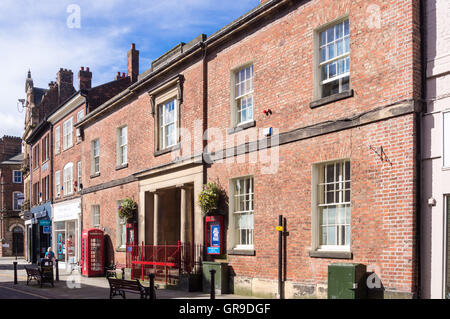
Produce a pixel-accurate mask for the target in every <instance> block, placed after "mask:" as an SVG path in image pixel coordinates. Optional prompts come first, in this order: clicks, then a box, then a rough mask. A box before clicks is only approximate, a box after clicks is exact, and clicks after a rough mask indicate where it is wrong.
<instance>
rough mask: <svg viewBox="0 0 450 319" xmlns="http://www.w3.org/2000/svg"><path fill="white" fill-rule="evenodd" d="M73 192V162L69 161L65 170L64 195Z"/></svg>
mask: <svg viewBox="0 0 450 319" xmlns="http://www.w3.org/2000/svg"><path fill="white" fill-rule="evenodd" d="M72 194H73V164H72V163H68V164H66V166H64V171H63V195H64V196H67V195H72Z"/></svg>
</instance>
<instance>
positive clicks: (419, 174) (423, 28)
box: [416, 0, 427, 299]
mask: <svg viewBox="0 0 450 319" xmlns="http://www.w3.org/2000/svg"><path fill="white" fill-rule="evenodd" d="M426 30H427V19H426V0H421V1H420V48H421V68H422V69H421V73H422V77H421V82H422V83H421V101H420V103H421V108H420V111H419V112H418V114H417V119H416V128H417V155H416V156H417V178H416V180H417V182H416V183H417V184H416V187H417V190H416V215H417V216H416V254H417V258H416V260H417V288H416V289H417V292H416V294H417V298H418V299H420V297H421V288H422V287H421V280H422V276H421V272H422V269H421V262H420V261H421V247H420V245H421V240H420V239H421V236H422V232H421V226H422V225H421V214H422V209H421V199H422V183H421V180H422V175H423V174H422V119H423V114H424V112H425V111H426V108H427V103H426V97H427V94H426V88H427V34H426Z"/></svg>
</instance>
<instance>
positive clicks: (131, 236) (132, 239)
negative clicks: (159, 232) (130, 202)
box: [127, 223, 138, 246]
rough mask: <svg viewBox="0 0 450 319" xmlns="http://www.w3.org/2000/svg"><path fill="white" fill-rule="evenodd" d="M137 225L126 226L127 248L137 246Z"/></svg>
mask: <svg viewBox="0 0 450 319" xmlns="http://www.w3.org/2000/svg"><path fill="white" fill-rule="evenodd" d="M137 234H138V230H137V223H131V224H130V223H129V224H127V246H136V245H137V244H138V237H137Z"/></svg>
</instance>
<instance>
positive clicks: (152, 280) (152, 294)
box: [148, 274, 156, 299]
mask: <svg viewBox="0 0 450 319" xmlns="http://www.w3.org/2000/svg"><path fill="white" fill-rule="evenodd" d="M148 277H149V278H150V299H156V296H155V274H150V275H148Z"/></svg>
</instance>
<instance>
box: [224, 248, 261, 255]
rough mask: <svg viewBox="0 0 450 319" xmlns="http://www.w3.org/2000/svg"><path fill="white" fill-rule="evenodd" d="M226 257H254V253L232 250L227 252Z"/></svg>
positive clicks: (249, 250) (250, 250)
mask: <svg viewBox="0 0 450 319" xmlns="http://www.w3.org/2000/svg"><path fill="white" fill-rule="evenodd" d="M227 255H232V256H255V255H256V251H255V250H253V249H248V250H247V249H245V250H244V249H232V250H228V251H227Z"/></svg>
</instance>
